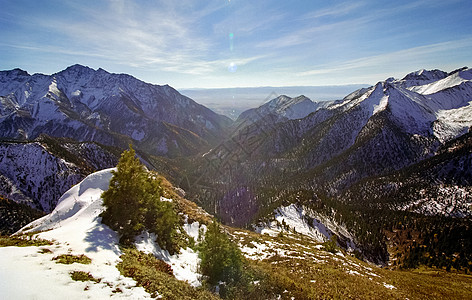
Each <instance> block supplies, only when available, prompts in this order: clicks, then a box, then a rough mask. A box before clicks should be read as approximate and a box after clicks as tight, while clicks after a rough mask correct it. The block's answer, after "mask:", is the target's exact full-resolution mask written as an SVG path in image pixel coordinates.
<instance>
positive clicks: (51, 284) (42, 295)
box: [0, 169, 203, 299]
mask: <svg viewBox="0 0 472 300" xmlns="http://www.w3.org/2000/svg"><path fill="white" fill-rule="evenodd" d="M112 170H113V169H106V170H102V171H98V172H96V173H93V174H91V175H89V176H87V177H86V178H85V179H84V180H83V181H82V182H80V183H79V184H77V185H75V186H74V187H72V188H71V189H70V190H68V191H67V192H66V193H64V195H63V196H62V197H61V199H60V200H59V203H58V205H57V207H56V208H55V209H54V211H53V212H52V213H50V214H48V215H46V216H44V217H42V218H40V219H38V220H36V221H34V222H32V223H30V224H29V225H27V226H25V227H24V228H23V229H22V230H20V233H27V232H38V231H39V232H40V233H38V234H37V237H39V238H42V239H47V240H52V241H54V242H55V243H54V245H52V246H41V247H39V249H38V247H25V248H17V247H5V248H0V266H1V268H0V278H1V280H0V289H1V291H2V297H5V299H65V298H67V299H85V298H92V299H109V298H110V297H111V298H112V299H113V298H119V299H120V298H127V299H149V298H151V297H150V295H149V294H148V293H147V292H145V291H144V289H143V288H142V287H137V286H136V282H135V281H134V280H132V279H130V278H127V277H123V276H122V275H121V274H120V272H119V271H118V269H117V268H116V264H117V263H118V262H119V261H120V258H119V257H120V255H121V254H122V252H121V250H120V248H119V245H118V236H117V234H116V232H114V231H113V230H111V229H110V228H109V227H108V226H106V225H103V224H101V217H100V216H99V215H100V213H101V212H102V211H103V209H104V208H103V206H102V199H101V198H100V196H101V194H102V192H103V191H105V190H107V189H108V185H109V181H110V179H111V177H112V173H111V171H112ZM202 226H203V225H202ZM200 228H201V226H200V225H199V224H198V222H195V223H192V224H185V226H184V229H185V230H187V231H188V233H189V235H191V236H192V235H195V233H196V232H197V234H198V231H199V229H200ZM154 240H155V239H153V236H152V235H146V234H143V235H142V236H140V237H139V238H138V239H137V243H136V246H137V248H138V249H140V250H144V251H147V252H152V253H154V254H155V255H156V256H157V257H159V258H161V259H163V260H164V261H166V262H167V263H168V264H170V265H171V266H172V268H173V270H174V273H175V276H176V278H177V279H180V280H184V281H188V282H189V283H190V284H192V285H193V286H198V285H200V284H201V283H200V275H199V274H198V273H197V272H196V271H197V270H196V269H197V267H196V266H197V264H198V257H197V254H196V253H195V252H193V250H191V249H182V250H181V253H180V254H175V255H172V256H171V255H169V253H168V252H167V251H163V250H161V248H160V247H159V246H158V245H157V244H156V243H155V242H154ZM43 249H48V250H49V251H50V252H49V251H42V250H43ZM38 250H39V251H42V252H43V253H41V254H40V253H38ZM61 254H72V255H81V254H85V255H86V256H87V257H89V258H90V259H91V260H92V263H91V264H88V265H82V264H72V265H62V264H56V263H55V262H54V261H52V258H53V257H55V256H58V255H61ZM77 270H79V271H85V272H89V273H90V274H92V276H93V277H94V278H99V279H101V281H100V282H98V283H93V282H77V281H73V280H72V279H71V277H70V272H72V271H77ZM117 290H119V291H120V292H116V291H117ZM114 291H115V292H114Z"/></svg>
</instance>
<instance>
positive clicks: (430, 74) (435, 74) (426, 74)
mask: <svg viewBox="0 0 472 300" xmlns="http://www.w3.org/2000/svg"><path fill="white" fill-rule="evenodd" d="M447 75H448V74H447V73H446V72H444V71H441V70H438V69H434V70H425V69H421V70H418V71H415V72H411V73H409V74H407V75H406V76H405V77H403V79H402V80H405V81H406V80H408V81H423V82H425V83H426V82H433V81H437V80H440V79H443V78H446V77H447Z"/></svg>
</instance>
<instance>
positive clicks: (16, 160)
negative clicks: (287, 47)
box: [0, 65, 472, 299]
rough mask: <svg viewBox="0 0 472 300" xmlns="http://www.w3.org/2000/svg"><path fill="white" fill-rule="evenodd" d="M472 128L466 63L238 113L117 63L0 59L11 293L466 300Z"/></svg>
mask: <svg viewBox="0 0 472 300" xmlns="http://www.w3.org/2000/svg"><path fill="white" fill-rule="evenodd" d="M471 128H472V69H469V68H467V67H464V68H461V69H458V70H454V71H452V72H445V71H440V70H419V71H416V72H412V73H410V74H407V75H406V76H404V77H403V78H402V79H394V78H389V79H387V80H385V81H382V82H379V83H377V84H376V85H374V86H371V87H367V88H362V89H359V90H356V91H353V92H352V93H350V94H349V95H347V96H346V97H344V98H343V99H339V100H336V101H323V102H320V101H314V100H311V99H309V98H307V97H305V96H303V95H300V96H297V97H288V96H286V95H276V96H274V99H271V100H270V101H268V102H266V103H264V104H263V105H261V106H260V107H257V108H252V109H249V110H247V111H245V112H242V113H241V114H240V115H239V117H238V118H237V119H236V120H235V121H232V120H231V119H229V118H227V117H225V116H222V115H219V114H216V113H214V112H212V111H211V110H209V109H208V108H206V107H204V106H202V105H200V104H198V103H196V102H194V101H193V100H192V99H190V98H188V97H186V96H183V95H181V94H180V93H178V92H177V91H176V90H175V89H173V88H172V87H170V86H168V85H164V86H159V85H153V84H149V83H145V82H143V81H140V80H138V79H136V78H134V77H132V76H130V75H126V74H112V73H109V72H107V71H105V70H103V69H98V70H94V69H91V68H88V67H85V66H81V65H74V66H71V67H69V68H67V69H65V70H63V71H61V72H58V73H55V74H53V75H43V74H34V75H30V74H28V73H27V72H26V71H23V70H20V69H14V70H10V71H0V226H1V227H0V233H1V234H4V235H2V236H0V279H1V280H0V289H1V291H2V295H4V296H5V297H7V298H9V299H10V298H11V299H22V298H23V299H24V298H26V299H28V298H35V299H51V298H52V299H62V298H64V297H67V298H70V299H83V298H87V297H89V298H94V299H109V298H127V299H148V298H164V299H218V298H223V299H249V298H250V299H331V298H343V299H345V298H349V299H366V298H370V299H378V298H389V299H390V298H392V299H405V298H408V299H424V298H457V299H465V298H470V297H471V293H470V291H471V289H472V278H471V276H470V275H468V274H469V273H470V272H471V271H472V241H471V240H470V236H472V219H471V218H472V130H471ZM128 149H129V150H128ZM134 149H135V150H134ZM25 283H29V285H28V286H26V284H25ZM25 286H26V287H25ZM18 287H21V289H20V288H18ZM45 289H46V290H45Z"/></svg>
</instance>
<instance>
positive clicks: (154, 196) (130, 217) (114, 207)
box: [101, 146, 184, 254]
mask: <svg viewBox="0 0 472 300" xmlns="http://www.w3.org/2000/svg"><path fill="white" fill-rule="evenodd" d="M112 173H113V177H112V179H111V180H110V186H109V188H108V190H107V191H105V192H103V193H102V198H103V205H104V206H105V208H106V210H105V211H104V212H103V213H102V215H101V216H102V222H103V223H104V224H106V225H108V226H110V228H112V229H113V230H115V231H117V232H118V233H119V234H120V235H121V238H120V242H121V243H123V244H129V243H131V242H132V241H133V239H134V237H135V236H136V235H137V234H139V233H140V232H141V231H142V230H145V229H146V230H148V231H149V232H153V233H155V234H156V235H157V239H156V242H157V243H158V244H159V246H160V247H162V248H163V249H166V250H168V251H169V253H170V254H174V253H175V252H177V251H178V250H179V249H180V246H183V245H182V244H183V243H182V240H184V238H183V237H182V235H184V234H183V233H180V234H179V230H178V229H179V227H180V223H179V221H180V219H179V216H178V215H177V213H176V212H175V210H174V204H173V203H172V202H167V201H161V196H162V195H163V189H162V187H161V184H160V181H159V180H157V179H156V178H154V176H152V174H151V173H150V172H148V171H147V170H146V168H145V167H144V165H142V164H141V162H140V161H139V159H138V158H137V157H136V153H135V151H134V150H133V148H132V147H131V146H130V150H127V151H124V152H123V154H122V155H121V158H120V160H119V162H118V165H117V166H116V171H113V172H112ZM180 232H182V230H181V231H180Z"/></svg>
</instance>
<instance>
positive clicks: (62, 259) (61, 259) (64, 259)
mask: <svg viewBox="0 0 472 300" xmlns="http://www.w3.org/2000/svg"><path fill="white" fill-rule="evenodd" d="M52 260H55V261H56V263H58V264H65V265H70V264H73V263H79V264H84V265H88V264H90V263H91V262H92V260H91V259H90V258H89V257H87V256H86V255H83V254H81V255H71V254H62V255H59V256H56V257H54V258H53V259H52Z"/></svg>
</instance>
